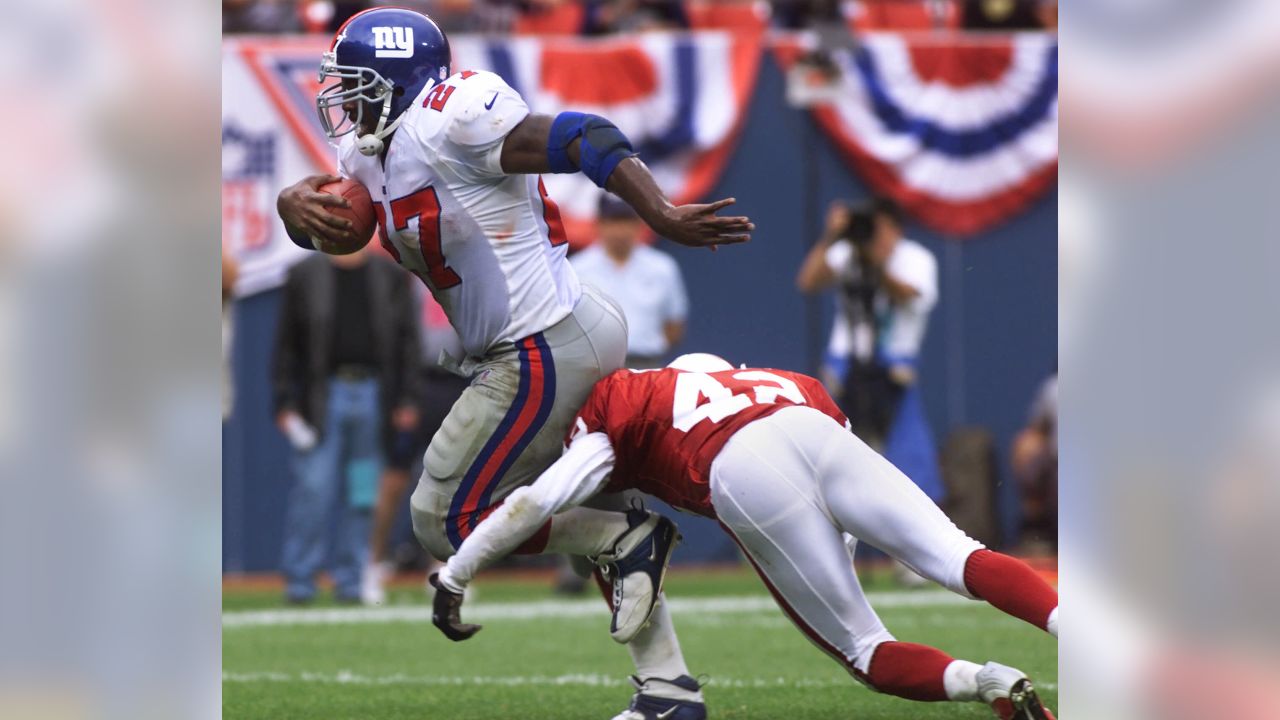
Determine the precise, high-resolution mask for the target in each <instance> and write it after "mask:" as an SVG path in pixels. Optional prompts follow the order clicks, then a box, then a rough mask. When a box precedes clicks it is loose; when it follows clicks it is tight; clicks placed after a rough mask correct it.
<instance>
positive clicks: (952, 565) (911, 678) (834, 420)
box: [433, 354, 1058, 720]
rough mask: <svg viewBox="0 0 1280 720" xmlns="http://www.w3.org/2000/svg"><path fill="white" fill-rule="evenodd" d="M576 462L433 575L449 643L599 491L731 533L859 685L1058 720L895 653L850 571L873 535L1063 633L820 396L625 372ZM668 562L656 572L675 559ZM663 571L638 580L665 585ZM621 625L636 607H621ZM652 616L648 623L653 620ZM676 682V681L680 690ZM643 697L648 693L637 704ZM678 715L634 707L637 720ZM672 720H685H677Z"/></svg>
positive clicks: (1040, 589)
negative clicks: (532, 542) (538, 542)
mask: <svg viewBox="0 0 1280 720" xmlns="http://www.w3.org/2000/svg"><path fill="white" fill-rule="evenodd" d="M567 445H568V448H567V450H566V452H565V454H564V455H563V456H562V457H561V459H560V460H558V461H557V462H556V463H555V464H554V465H553V466H552V467H551V468H550V469H548V470H547V471H546V472H545V473H544V474H543V475H542V476H541V477H540V478H539V479H538V480H537V481H535V482H534V483H533V484H532V485H531V486H528V487H524V488H520V489H518V490H516V491H515V492H513V493H512V494H511V496H510V497H509V498H508V499H507V502H506V504H504V505H503V506H502V507H501V508H500V509H499V510H498V511H497V512H495V513H494V514H493V515H492V516H491V517H489V518H488V519H487V520H485V521H483V522H481V523H480V525H479V527H477V529H476V530H475V532H474V533H472V534H471V536H470V537H468V538H467V539H466V541H465V542H464V543H463V545H462V547H460V548H459V549H458V552H457V554H456V555H454V556H453V557H452V558H451V559H450V560H449V562H448V565H447V566H446V567H445V568H444V569H443V570H441V572H440V574H439V577H438V578H433V580H434V581H435V582H436V583H437V585H438V587H440V588H441V589H443V590H444V591H445V592H440V593H438V594H437V601H436V613H435V616H434V617H433V621H434V622H435V623H436V624H437V626H439V627H440V628H441V630H443V631H445V634H446V635H449V636H450V637H453V638H454V639H465V638H466V637H470V635H471V634H474V633H475V632H476V631H478V630H479V627H478V626H475V625H463V624H462V623H461V619H460V606H461V592H462V590H463V589H464V588H465V587H466V585H467V584H468V583H469V582H470V581H471V579H472V577H474V575H475V573H476V571H478V570H479V569H480V568H482V567H484V566H485V565H487V564H489V563H491V562H492V561H494V560H496V559H498V558H500V557H502V556H503V555H505V554H507V553H508V552H510V551H511V550H512V549H514V548H515V547H516V546H518V545H519V544H520V543H521V542H523V541H524V540H525V539H526V538H528V537H529V536H531V535H533V534H534V533H535V532H537V531H538V529H539V528H541V527H542V526H543V524H545V523H546V522H547V520H548V519H549V518H550V517H551V516H552V515H554V514H555V513H556V512H558V511H560V510H562V509H564V508H568V507H573V506H576V505H578V504H580V503H582V502H584V501H586V500H587V499H588V498H590V497H591V496H593V495H595V494H597V493H601V492H619V491H623V490H632V489H634V490H640V491H643V492H646V493H649V494H651V495H654V496H656V497H658V498H661V499H662V500H664V501H666V502H667V503H669V504H671V505H673V506H675V507H677V508H680V509H682V510H686V511H689V512H694V513H698V514H700V515H705V516H707V517H712V518H715V519H717V520H719V522H720V524H721V525H722V526H723V527H724V529H725V530H726V531H728V533H729V534H730V535H731V536H732V537H733V539H734V540H735V541H736V542H737V543H738V545H739V546H740V547H741V548H742V550H743V551H744V552H745V553H746V555H747V557H748V558H749V559H750V560H751V563H752V564H753V565H754V566H755V569H756V572H757V573H759V574H760V577H761V578H762V579H763V580H764V582H765V584H766V585H767V586H768V588H769V590H770V592H772V593H773V596H774V598H775V599H776V600H777V602H778V604H779V605H780V606H781V607H782V609H783V610H784V611H785V612H786V614H787V615H788V617H790V618H791V620H792V621H793V622H794V623H795V624H796V626H797V627H798V628H799V629H800V630H801V631H802V632H804V634H805V635H806V636H807V637H808V638H809V639H810V640H811V641H812V642H813V643H814V644H815V645H817V646H818V647H819V648H821V649H822V650H823V651H825V652H826V653H827V654H829V655H831V657H833V658H834V659H835V660H836V661H837V662H839V663H840V664H841V665H842V666H844V667H845V668H846V669H847V670H848V671H849V672H850V673H852V674H853V676H854V677H856V678H857V679H859V680H861V681H862V682H864V683H865V684H867V685H869V686H870V687H872V688H874V689H875V690H878V691H880V692H884V693H888V694H891V695H897V696H899V697H904V698H908V699H912V700H921V701H938V700H953V701H977V702H984V703H987V704H989V705H991V706H992V708H993V709H994V710H995V711H996V714H997V716H998V717H1000V718H1004V719H1005V720H1011V719H1018V720H1046V719H1049V718H1052V717H1053V715H1052V714H1051V713H1050V711H1049V710H1048V709H1047V708H1045V707H1044V705H1043V704H1042V703H1041V702H1040V700H1039V698H1038V697H1037V696H1036V692H1035V689H1034V688H1033V687H1032V685H1031V683H1030V681H1029V680H1028V679H1027V677H1026V676H1025V675H1024V674H1023V673H1022V672H1020V671H1018V670H1016V669H1014V668H1010V667H1007V666H1004V665H1000V664H998V663H987V664H986V665H978V664H976V663H972V662H968V661H965V660H956V659H954V658H952V657H950V656H949V655H947V654H946V653H943V652H942V651H941V650H938V649H936V648H932V647H928V646H925V645H917V644H914V643H905V642H899V641H897V640H896V639H895V638H894V637H893V635H891V634H890V633H889V631H888V630H887V629H886V628H885V626H884V624H883V623H882V622H881V621H880V618H879V617H878V616H877V615H876V613H875V611H874V610H873V609H872V608H871V606H870V605H869V604H868V602H867V598H866V596H865V595H864V594H863V591H862V588H861V586H860V585H859V583H858V578H857V575H856V574H855V573H854V571H853V567H852V563H851V552H850V550H851V548H852V546H853V543H855V542H856V541H857V540H865V541H867V542H869V543H871V544H872V545H874V546H876V547H878V548H880V549H881V550H884V551H885V552H887V553H889V554H890V555H892V556H893V557H895V558H897V559H898V560H901V561H902V562H904V563H905V564H907V565H908V566H910V567H911V568H912V569H913V570H915V571H916V572H918V573H919V574H921V575H923V576H924V577H927V578H929V579H931V580H933V581H935V582H937V583H939V584H941V585H943V586H945V587H947V588H949V589H951V590H953V591H954V592H957V593H959V594H961V595H964V596H966V597H970V598H980V599H983V600H986V601H987V602H989V603H990V604H991V605H993V606H995V607H997V608H999V609H1000V610H1003V611H1004V612H1006V613H1008V614H1010V615H1013V616H1014V617H1017V618H1020V619H1022V620H1025V621H1026V622H1029V623H1031V624H1033V625H1035V626H1036V627H1039V628H1041V629H1043V630H1046V631H1048V632H1049V633H1051V634H1053V635H1054V636H1055V637H1056V636H1057V634H1058V628H1057V621H1058V609H1057V608H1058V594H1057V592H1056V591H1055V590H1054V589H1053V588H1052V587H1050V586H1049V585H1048V584H1047V583H1046V582H1045V581H1044V580H1043V579H1041V578H1040V576H1039V575H1037V574H1036V573H1035V571H1034V570H1032V569H1031V568H1030V567H1028V566H1027V565H1026V564H1025V563H1023V562H1021V561H1019V560H1016V559H1014V558H1011V557H1009V556H1007V555H1002V554H999V553H995V552H992V551H990V550H987V549H986V548H984V547H983V546H982V545H981V544H980V543H978V542H977V541H975V540H973V539H971V538H969V537H968V536H967V535H965V533H964V532H962V531H961V530H960V529H959V528H957V527H956V526H955V524H954V523H952V522H951V520H950V519H948V518H947V516H946V515H945V514H943V512H942V511H941V510H939V509H938V507H937V506H936V505H935V504H934V503H933V502H932V501H930V500H929V498H928V497H926V496H925V495H924V493H922V492H921V491H920V490H919V489H918V488H917V487H916V486H915V484H914V483H912V482H911V480H910V479H909V478H907V477H906V476H905V475H903V474H902V473H901V472H900V471H899V470H898V469H897V468H895V467H894V466H893V465H892V464H890V463H889V462H888V461H887V460H885V459H884V458H883V457H881V456H880V455H879V454H877V453H876V452H875V451H874V450H872V449H871V448H870V447H868V446H867V445H866V444H865V443H863V442H862V441H861V440H859V439H858V438H857V436H855V435H854V434H853V433H851V432H849V431H848V422H847V420H846V419H845V417H844V415H843V414H842V413H841V412H840V410H839V409H838V408H837V407H836V405H835V403H834V401H832V399H831V397H830V396H829V395H828V394H827V392H826V391H825V390H824V389H823V387H822V384H821V383H820V382H819V381H818V380H816V379H814V378H811V377H808V376H805V375H801V374H798V373H793V372H788V371H785V370H766V369H754V368H753V369H748V368H741V369H734V368H733V366H732V365H730V364H729V363H728V362H726V361H724V360H723V359H720V358H717V357H715V356H713V355H701V354H700V355H693V356H688V355H686V356H682V357H681V358H678V359H677V360H676V361H675V362H673V363H672V364H671V366H669V367H668V368H665V369H662V370H655V371H639V372H637V371H630V370H619V371H618V372H615V373H613V374H612V375H609V376H607V377H605V378H604V379H603V380H601V381H600V382H599V383H597V384H596V386H595V388H594V389H593V390H592V391H591V394H590V396H589V397H588V398H587V402H586V404H585V405H583V407H582V409H581V410H580V411H579V413H578V417H577V418H576V420H575V422H574V428H573V430H572V431H571V432H570V437H569V438H568V441H567ZM664 559H665V558H661V559H659V560H664ZM664 568H665V564H663V565H662V566H658V565H657V564H656V563H655V568H654V570H655V571H654V572H653V573H650V574H649V575H648V576H646V575H645V574H643V573H640V574H637V577H641V578H644V581H647V582H651V583H652V584H653V590H652V592H657V591H658V590H659V589H660V587H661V582H662V570H663V569H664ZM614 612H615V626H617V624H618V623H619V622H624V623H625V622H635V620H634V619H633V618H628V617H623V618H621V619H619V618H618V613H624V614H625V613H628V612H633V609H632V608H619V607H615V608H614ZM641 621H643V618H641ZM677 680H679V678H677ZM637 698H638V701H640V702H643V701H644V696H643V694H641V695H638V696H637ZM665 707H667V706H662V707H658V706H657V705H655V706H654V707H647V706H646V707H639V708H636V709H635V710H636V715H635V717H637V718H648V717H656V716H661V715H659V713H661V712H663V711H664V708H665ZM675 717H678V715H676V716H675Z"/></svg>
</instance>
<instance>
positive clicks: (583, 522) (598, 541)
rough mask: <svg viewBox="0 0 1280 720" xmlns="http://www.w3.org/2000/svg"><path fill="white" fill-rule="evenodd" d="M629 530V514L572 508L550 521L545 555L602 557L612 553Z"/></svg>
mask: <svg viewBox="0 0 1280 720" xmlns="http://www.w3.org/2000/svg"><path fill="white" fill-rule="evenodd" d="M628 529H630V526H629V525H627V515H626V513H620V512H609V511H606V510H594V509H592V508H585V507H576V508H570V509H569V510H565V511H564V512H562V513H557V514H556V515H555V516H554V517H552V518H551V536H550V537H548V538H547V549H546V550H544V551H543V552H544V553H565V554H566V555H587V556H595V555H599V554H600V553H602V552H605V551H607V550H612V549H613V543H614V541H615V540H617V539H618V536H619V535H622V534H623V533H625V532H626V531H627V530H628Z"/></svg>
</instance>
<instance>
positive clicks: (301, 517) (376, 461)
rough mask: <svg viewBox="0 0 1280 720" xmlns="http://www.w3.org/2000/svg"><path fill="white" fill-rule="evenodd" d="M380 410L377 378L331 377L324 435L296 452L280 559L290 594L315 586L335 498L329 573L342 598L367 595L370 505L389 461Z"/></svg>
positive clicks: (300, 595)
mask: <svg viewBox="0 0 1280 720" xmlns="http://www.w3.org/2000/svg"><path fill="white" fill-rule="evenodd" d="M379 416H380V412H379V408H378V381H377V380H375V379H373V378H372V377H369V378H363V379H357V378H353V379H344V378H342V377H335V378H334V379H332V380H331V381H330V384H329V408H328V413H326V418H325V427H324V432H323V434H322V436H321V437H323V440H321V441H319V442H318V443H317V444H316V445H315V446H313V447H311V448H310V449H308V450H302V449H295V450H294V452H293V457H292V458H291V467H292V469H293V475H294V478H295V480H294V486H293V490H292V491H291V492H290V493H289V506H288V510H287V511H286V514H285V521H284V522H285V525H284V557H283V560H282V561H281V565H282V568H283V570H284V574H285V578H286V580H287V582H288V587H287V588H286V590H285V594H286V597H287V598H288V599H289V600H290V601H293V602H305V601H306V600H309V599H310V598H311V597H312V596H313V595H314V594H315V583H314V578H315V576H316V573H318V572H319V571H320V569H321V568H322V566H323V563H324V557H325V550H326V548H325V545H326V544H327V543H326V542H325V540H326V538H327V537H328V534H329V529H330V528H331V527H332V524H331V522H330V517H331V513H332V510H333V508H334V505H335V503H336V504H337V506H338V513H337V534H336V536H335V538H334V543H333V544H334V547H333V563H332V565H331V567H330V571H329V577H330V578H331V579H332V580H333V585H334V595H335V596H336V597H337V598H338V599H339V600H340V601H348V602H354V601H357V600H359V599H360V573H361V571H362V569H363V566H364V556H365V552H366V548H367V547H368V539H369V522H370V513H371V510H372V508H373V499H374V496H375V493H376V491H377V486H378V475H379V473H380V472H381V469H382V458H381V452H380V448H379V446H378V438H379V435H380V433H381V428H380V425H381V418H380V417H379Z"/></svg>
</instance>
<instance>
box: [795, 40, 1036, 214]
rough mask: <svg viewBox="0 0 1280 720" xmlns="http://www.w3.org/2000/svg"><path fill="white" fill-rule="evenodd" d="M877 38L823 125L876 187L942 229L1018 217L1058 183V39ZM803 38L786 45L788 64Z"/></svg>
mask: <svg viewBox="0 0 1280 720" xmlns="http://www.w3.org/2000/svg"><path fill="white" fill-rule="evenodd" d="M952 38H954V39H948V38H947V37H942V38H939V37H937V36H928V35H910V34H903V35H899V34H890V33H866V34H863V35H862V36H860V37H859V45H858V46H857V47H856V48H854V49H845V50H838V51H836V52H835V53H834V54H833V56H832V60H833V61H834V64H835V67H836V68H837V69H838V71H839V77H838V80H836V83H837V84H836V86H835V87H834V88H831V92H829V93H826V96H827V97H828V99H826V100H824V101H822V102H819V103H817V104H815V105H813V106H812V112H813V116H814V119H815V120H816V121H817V123H818V125H819V126H821V127H822V129H823V131H824V132H825V133H826V134H827V135H828V137H830V138H831V140H832V141H833V142H834V143H835V144H836V146H837V147H838V148H839V149H840V151H841V153H842V155H843V156H844V157H845V159H846V160H847V161H848V162H849V164H850V165H851V166H852V168H853V169H854V171H855V172H857V173H858V175H859V176H860V177H862V178H863V179H864V180H865V181H866V182H867V183H868V184H870V185H871V187H872V189H873V190H874V191H875V192H877V193H881V194H883V195H887V196H889V197H891V198H893V199H894V200H896V201H897V202H898V203H899V204H900V205H902V206H903V208H904V209H905V210H906V211H907V213H908V214H909V215H911V216H912V217H914V218H916V219H918V220H920V221H921V222H923V223H924V224H926V225H928V226H930V227H932V228H934V229H936V230H939V231H941V232H944V233H947V234H950V235H956V236H965V235H972V234H975V233H978V232H981V231H983V230H986V229H989V228H990V227H992V226H994V225H997V224H999V223H1001V222H1004V221H1005V220H1008V219H1009V218H1011V217H1013V216H1014V215H1016V214H1017V213H1018V212H1020V211H1021V210H1023V209H1024V208H1025V207H1026V206H1027V205H1029V204H1030V203H1031V202H1032V201H1034V200H1036V199H1037V198H1038V197H1040V196H1041V195H1042V194H1043V193H1044V192H1045V191H1047V190H1049V189H1050V188H1052V187H1053V186H1054V184H1055V182H1056V180H1057V174H1058V48H1057V39H1056V37H1054V36H1052V35H1048V34H1041V33H1016V34H1010V35H1003V36H997V37H992V38H990V39H980V40H975V39H974V38H972V37H971V36H970V37H961V36H952ZM804 48H805V43H804V42H803V41H797V42H790V43H787V42H784V43H780V44H779V45H777V46H776V47H775V49H776V52H777V56H778V58H779V60H780V61H781V63H782V64H783V66H784V67H788V68H789V67H791V65H792V64H793V63H794V61H795V59H796V58H797V57H798V56H799V55H800V53H801V52H802V51H803V50H804Z"/></svg>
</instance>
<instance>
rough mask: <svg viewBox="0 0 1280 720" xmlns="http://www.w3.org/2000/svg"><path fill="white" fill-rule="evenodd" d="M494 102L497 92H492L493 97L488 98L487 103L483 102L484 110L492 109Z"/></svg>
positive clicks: (496, 98) (496, 100)
mask: <svg viewBox="0 0 1280 720" xmlns="http://www.w3.org/2000/svg"><path fill="white" fill-rule="evenodd" d="M496 102H498V93H494V94H493V97H491V98H489V102H487V103H485V104H484V109H485V110H492V109H493V104H494V103H496Z"/></svg>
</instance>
